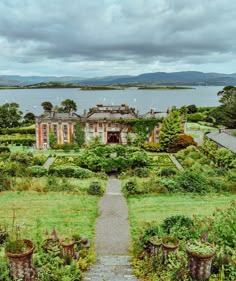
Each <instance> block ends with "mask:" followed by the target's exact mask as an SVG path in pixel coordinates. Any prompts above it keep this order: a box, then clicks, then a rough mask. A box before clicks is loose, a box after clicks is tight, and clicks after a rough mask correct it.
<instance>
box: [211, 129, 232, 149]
mask: <svg viewBox="0 0 236 281" xmlns="http://www.w3.org/2000/svg"><path fill="white" fill-rule="evenodd" d="M206 136H207V137H208V138H209V139H210V140H212V141H214V142H215V143H217V144H219V145H220V146H223V147H225V148H227V149H229V150H231V151H232V152H234V153H236V137H233V136H231V135H229V134H227V133H225V132H220V133H219V132H214V133H208V134H206Z"/></svg>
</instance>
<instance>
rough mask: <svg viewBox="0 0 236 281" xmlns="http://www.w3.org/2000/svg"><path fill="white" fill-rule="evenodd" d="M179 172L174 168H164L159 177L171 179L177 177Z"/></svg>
mask: <svg viewBox="0 0 236 281" xmlns="http://www.w3.org/2000/svg"><path fill="white" fill-rule="evenodd" d="M176 173H177V170H176V169H175V168H172V167H163V168H161V169H160V171H159V176H161V177H170V176H174V175H176Z"/></svg>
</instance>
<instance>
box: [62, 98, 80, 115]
mask: <svg viewBox="0 0 236 281" xmlns="http://www.w3.org/2000/svg"><path fill="white" fill-rule="evenodd" d="M61 105H62V109H63V112H67V113H69V112H71V111H76V110H77V105H76V103H75V101H73V100H71V99H65V100H64V101H62V102H61Z"/></svg>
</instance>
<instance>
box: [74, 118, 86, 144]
mask: <svg viewBox="0 0 236 281" xmlns="http://www.w3.org/2000/svg"><path fill="white" fill-rule="evenodd" d="M74 140H75V143H77V145H78V146H79V147H81V146H82V145H83V144H84V143H85V133H84V130H83V128H82V126H81V123H80V121H77V122H76V129H75V136H74Z"/></svg>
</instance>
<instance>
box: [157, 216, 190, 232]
mask: <svg viewBox="0 0 236 281" xmlns="http://www.w3.org/2000/svg"><path fill="white" fill-rule="evenodd" d="M192 225H193V220H192V219H191V218H189V217H186V216H182V215H177V216H170V217H167V218H166V219H164V221H163V223H162V224H161V226H162V228H163V230H164V231H165V232H166V233H168V234H170V233H171V229H172V228H173V227H178V228H181V227H186V228H190V227H192Z"/></svg>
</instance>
